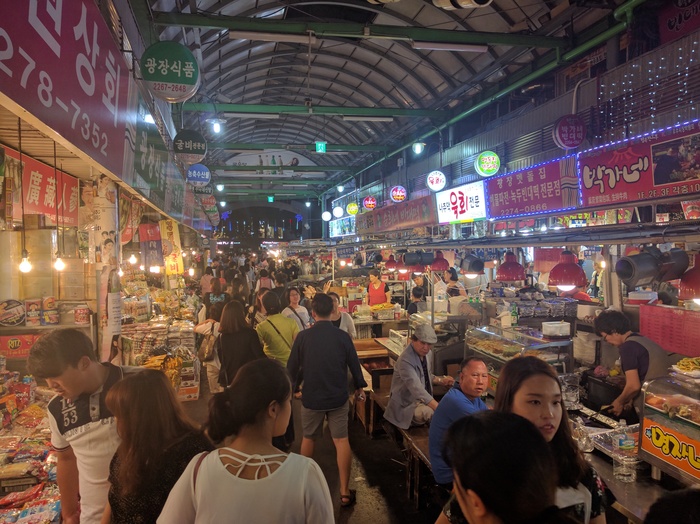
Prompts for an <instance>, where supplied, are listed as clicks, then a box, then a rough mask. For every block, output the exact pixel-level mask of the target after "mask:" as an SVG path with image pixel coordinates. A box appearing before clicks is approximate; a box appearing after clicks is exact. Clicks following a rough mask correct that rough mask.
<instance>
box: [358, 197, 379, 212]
mask: <svg viewBox="0 0 700 524" xmlns="http://www.w3.org/2000/svg"><path fill="white" fill-rule="evenodd" d="M362 207H364V208H365V209H367V210H368V211H371V210H372V209H374V208H375V207H377V199H376V198H374V197H373V196H366V197H365V198H363V199H362Z"/></svg>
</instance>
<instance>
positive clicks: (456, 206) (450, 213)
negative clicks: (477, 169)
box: [424, 181, 486, 225]
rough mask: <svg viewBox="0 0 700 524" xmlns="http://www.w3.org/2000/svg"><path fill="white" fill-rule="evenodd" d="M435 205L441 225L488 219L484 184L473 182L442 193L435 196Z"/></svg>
mask: <svg viewBox="0 0 700 524" xmlns="http://www.w3.org/2000/svg"><path fill="white" fill-rule="evenodd" d="M435 203H436V207H437V215H438V223H439V224H452V223H455V224H458V223H461V222H474V221H475V220H484V219H485V218H486V199H485V198H484V182H483V181H479V182H473V183H471V184H465V185H463V186H458V187H454V188H452V189H446V190H445V191H440V192H439V193H436V194H435ZM424 225H428V224H424Z"/></svg>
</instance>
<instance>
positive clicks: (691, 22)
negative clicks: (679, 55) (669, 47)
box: [658, 0, 700, 44]
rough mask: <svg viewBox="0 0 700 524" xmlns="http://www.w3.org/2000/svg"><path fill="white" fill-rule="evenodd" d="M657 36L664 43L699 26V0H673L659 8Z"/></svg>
mask: <svg viewBox="0 0 700 524" xmlns="http://www.w3.org/2000/svg"><path fill="white" fill-rule="evenodd" d="M658 17H659V36H660V37H661V43H662V44H665V43H668V42H671V41H672V40H676V39H678V38H679V37H681V36H683V35H687V34H689V33H691V32H693V31H695V30H696V29H697V28H699V27H700V0H673V1H671V2H666V6H665V7H662V8H661V9H659V13H658Z"/></svg>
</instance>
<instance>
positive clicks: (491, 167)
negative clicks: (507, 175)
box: [474, 151, 501, 178]
mask: <svg viewBox="0 0 700 524" xmlns="http://www.w3.org/2000/svg"><path fill="white" fill-rule="evenodd" d="M474 169H475V170H476V172H477V173H479V175H481V176H483V177H484V178H486V177H490V176H494V175H496V174H497V173H498V170H499V169H501V158H500V157H499V156H498V155H497V154H496V153H494V152H493V151H483V152H482V153H479V154H478V155H476V159H475V160H474Z"/></svg>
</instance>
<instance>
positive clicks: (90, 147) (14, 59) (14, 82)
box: [0, 0, 130, 173]
mask: <svg viewBox="0 0 700 524" xmlns="http://www.w3.org/2000/svg"><path fill="white" fill-rule="evenodd" d="M0 49H1V50H2V52H1V54H2V59H1V61H0V85H2V94H3V95H4V96H5V97H8V98H10V99H11V100H13V101H14V102H16V103H17V104H18V105H20V106H21V107H22V108H23V109H25V110H27V111H28V112H29V113H31V114H32V115H33V116H34V117H36V118H37V119H39V120H40V121H42V122H43V123H44V124H46V125H47V126H48V127H50V128H51V129H53V130H54V131H55V132H56V133H57V134H59V135H61V136H62V137H63V138H64V139H65V140H67V141H69V142H70V143H71V144H74V145H75V146H76V147H78V148H80V149H81V150H82V151H83V152H84V153H85V154H87V155H88V156H90V157H91V158H93V159H95V160H96V161H97V162H99V163H100V164H101V165H103V166H104V167H106V168H107V169H109V170H110V171H111V172H112V173H121V172H122V170H123V168H124V165H123V164H124V144H125V130H126V123H125V117H126V105H127V95H128V91H129V77H130V73H129V68H128V67H127V65H126V63H125V62H124V59H123V58H122V54H121V51H120V50H119V46H118V45H117V44H116V42H115V40H114V38H113V36H112V33H111V32H110V30H109V28H108V27H107V24H106V22H105V20H104V18H103V17H102V15H101V14H100V10H99V8H98V7H97V4H96V2H94V1H93V0H73V1H71V2H39V1H37V0H33V1H25V2H0Z"/></svg>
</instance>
